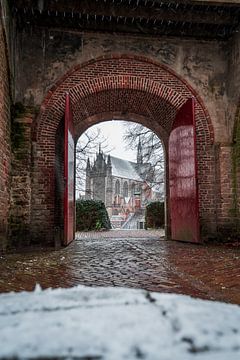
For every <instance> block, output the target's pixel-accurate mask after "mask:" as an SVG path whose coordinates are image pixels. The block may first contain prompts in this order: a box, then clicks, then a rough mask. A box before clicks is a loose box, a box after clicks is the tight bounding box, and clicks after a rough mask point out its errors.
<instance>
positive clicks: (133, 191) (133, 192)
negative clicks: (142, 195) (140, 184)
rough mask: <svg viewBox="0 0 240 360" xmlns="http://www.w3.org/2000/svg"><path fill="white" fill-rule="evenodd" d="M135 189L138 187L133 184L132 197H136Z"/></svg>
mask: <svg viewBox="0 0 240 360" xmlns="http://www.w3.org/2000/svg"><path fill="white" fill-rule="evenodd" d="M135 187H136V185H135V183H133V184H132V196H134V194H135Z"/></svg>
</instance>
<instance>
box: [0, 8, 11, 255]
mask: <svg viewBox="0 0 240 360" xmlns="http://www.w3.org/2000/svg"><path fill="white" fill-rule="evenodd" d="M7 54H8V52H7V46H6V36H5V31H4V27H3V23H2V9H1V6H0V79H1V81H0V252H1V250H3V249H4V248H5V247H6V235H7V231H8V216H9V189H10V171H11V166H10V163H11V145H10V143H11V141H10V93H9V92H10V89H9V71H8V57H7Z"/></svg>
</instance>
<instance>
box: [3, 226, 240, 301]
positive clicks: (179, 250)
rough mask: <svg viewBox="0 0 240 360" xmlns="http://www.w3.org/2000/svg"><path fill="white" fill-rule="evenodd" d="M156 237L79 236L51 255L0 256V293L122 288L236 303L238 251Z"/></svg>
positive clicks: (130, 234) (141, 233)
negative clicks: (81, 287)
mask: <svg viewBox="0 0 240 360" xmlns="http://www.w3.org/2000/svg"><path fill="white" fill-rule="evenodd" d="M162 235H163V234H162V233H159V232H146V231H144V230H140V231H138V232H136V231H131V230H130V231H126V230H125V231H110V232H102V233H79V234H78V235H77V240H76V241H74V242H73V243H72V244H70V245H69V246H68V247H67V248H64V249H61V250H57V251H50V250H48V251H44V252H39V251H36V250H35V251H32V252H27V253H24V254H8V255H4V256H1V257H0V292H7V291H12V290H15V291H19V290H32V289H33V288H34V287H35V284H36V283H39V284H40V285H41V286H42V287H43V288H46V287H53V288H55V287H70V286H73V285H78V284H84V285H90V286H126V287H133V288H144V289H147V290H151V291H160V292H175V293H181V294H187V295H192V296H195V297H200V298H204V299H214V300H220V301H226V302H232V303H237V304H240V249H239V248H233V247H227V246H216V245H194V244H186V243H180V242H174V241H165V240H164V239H163V237H161V236H162Z"/></svg>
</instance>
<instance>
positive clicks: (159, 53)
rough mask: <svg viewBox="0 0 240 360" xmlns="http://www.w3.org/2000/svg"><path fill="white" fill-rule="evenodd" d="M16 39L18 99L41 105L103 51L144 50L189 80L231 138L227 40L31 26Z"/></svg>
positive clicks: (217, 127) (223, 135)
mask: <svg viewBox="0 0 240 360" xmlns="http://www.w3.org/2000/svg"><path fill="white" fill-rule="evenodd" d="M17 43H18V44H19V49H18V69H19V70H20V71H18V72H17V74H16V98H17V100H18V101H21V102H22V101H24V102H25V103H26V105H41V103H42V101H43V98H44V97H45V95H46V93H47V91H48V89H49V88H50V87H51V86H52V85H53V84H54V83H55V82H56V81H57V80H58V79H59V78H61V77H62V76H63V75H64V74H65V73H66V72H67V71H69V70H70V69H71V68H72V67H74V66H76V65H78V64H81V63H83V62H85V61H88V60H90V59H94V58H98V57H99V56H102V55H103V54H104V55H108V54H113V53H120V54H136V55H140V56H141V55H144V56H147V57H148V58H149V59H153V60H156V61H158V62H159V63H161V64H165V65H167V66H168V67H170V68H171V69H173V70H174V71H176V73H177V74H178V75H180V76H182V78H184V79H185V80H186V81H188V83H189V84H190V85H191V86H192V87H193V88H194V89H195V90H196V91H197V93H198V94H199V96H201V97H202V99H203V101H204V104H205V106H206V107H207V109H208V112H209V114H210V116H211V121H212V123H213V126H214V134H215V139H216V141H218V140H219V141H220V140H221V141H225V142H226V141H229V131H228V130H226V127H227V124H226V119H225V117H226V108H227V104H228V98H227V95H226V78H227V70H228V68H227V54H228V45H227V43H225V42H220V43H219V42H217V41H200V40H194V39H189V40H186V39H181V40H179V39H174V38H169V39H167V38H152V37H144V36H143V37H137V36H124V35H122V36H121V35H107V34H87V33H85V34H78V33H73V32H67V31H65V32H62V31H59V30H56V31H54V30H45V29H30V30H29V32H28V31H27V30H25V31H24V32H22V33H19V34H18V41H17ZM25 69H27V70H25Z"/></svg>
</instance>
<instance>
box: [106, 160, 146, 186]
mask: <svg viewBox="0 0 240 360" xmlns="http://www.w3.org/2000/svg"><path fill="white" fill-rule="evenodd" d="M111 162H112V175H113V176H116V177H121V178H126V179H131V180H136V181H143V179H142V178H141V177H140V176H139V175H138V173H137V171H136V169H135V166H136V164H135V163H133V162H131V161H128V160H123V159H119V158H116V157H114V156H111Z"/></svg>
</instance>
